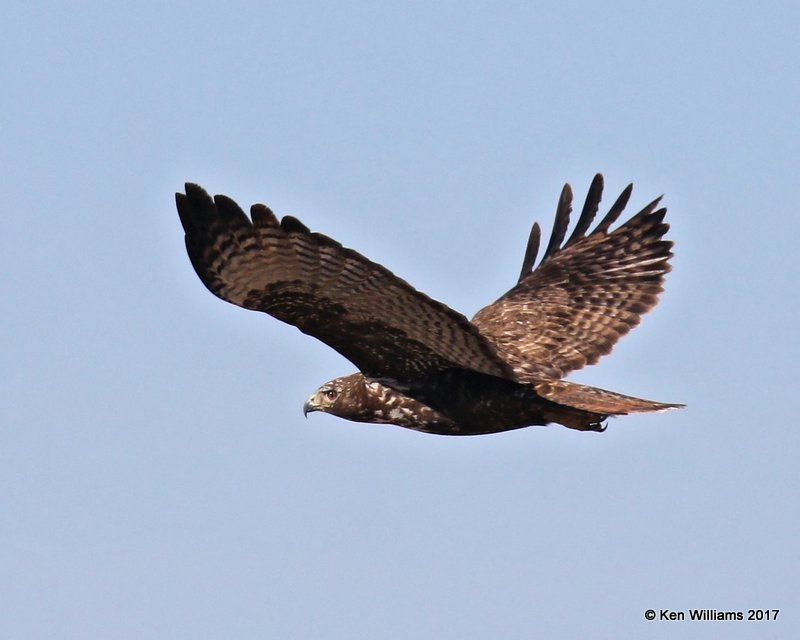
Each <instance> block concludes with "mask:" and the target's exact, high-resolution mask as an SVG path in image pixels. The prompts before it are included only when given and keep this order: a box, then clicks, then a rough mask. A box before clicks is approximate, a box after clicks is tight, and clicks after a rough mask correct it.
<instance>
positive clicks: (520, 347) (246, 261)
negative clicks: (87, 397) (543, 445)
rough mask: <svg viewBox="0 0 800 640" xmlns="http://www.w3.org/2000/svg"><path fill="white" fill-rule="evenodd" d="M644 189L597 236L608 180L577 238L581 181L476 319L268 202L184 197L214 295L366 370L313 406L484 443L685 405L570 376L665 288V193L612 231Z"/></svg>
mask: <svg viewBox="0 0 800 640" xmlns="http://www.w3.org/2000/svg"><path fill="white" fill-rule="evenodd" d="M632 188H633V187H632V185H628V187H627V188H626V189H625V190H624V191H623V192H622V195H620V197H619V198H618V199H617V201H616V202H615V203H614V204H613V205H612V207H611V209H610V210H609V212H608V213H607V214H606V216H605V217H604V218H603V219H602V220H601V221H600V223H599V224H598V225H597V226H596V227H595V228H594V230H593V231H592V232H591V233H588V234H587V231H588V230H589V227H590V226H591V224H592V221H593V219H594V217H595V214H596V213H597V210H598V207H599V204H600V197H601V194H602V191H603V178H602V176H601V175H600V174H598V175H596V176H595V178H594V180H593V182H592V184H591V187H590V188H589V193H588V195H587V197H586V202H585V204H584V206H583V210H582V212H581V215H580V217H579V218H578V222H577V224H576V226H575V229H574V230H573V232H572V234H571V235H570V237H569V239H568V240H567V241H566V242H564V238H565V236H566V232H567V227H568V225H569V216H570V211H571V210H572V189H571V188H570V186H569V185H568V184H567V185H565V186H564V189H563V190H562V192H561V197H560V199H559V202H558V208H557V210H556V217H555V224H554V225H553V231H552V234H551V236H550V242H549V243H548V245H547V248H546V249H545V251H544V255H543V257H542V259H541V261H540V262H539V264H538V266H536V268H534V264H535V263H536V257H537V254H538V250H539V238H540V229H539V225H538V224H534V225H533V228H532V230H531V233H530V237H529V239H528V245H527V249H526V251H525V258H524V260H523V263H522V271H521V273H520V276H519V279H518V281H517V284H516V285H515V286H514V287H513V288H512V289H511V290H510V291H508V292H507V293H506V294H504V295H503V296H502V297H500V298H499V299H498V300H497V301H496V302H493V303H492V304H490V305H489V306H487V307H484V308H483V309H481V310H480V311H479V312H478V313H477V315H476V316H475V317H474V318H473V319H472V321H471V322H470V321H469V320H467V318H465V317H464V316H463V315H461V314H460V313H457V312H456V311H453V310H452V309H450V308H449V307H447V306H445V305H444V304H442V303H440V302H437V301H436V300H433V299H432V298H429V297H428V296H426V295H425V294H424V293H421V292H419V291H417V290H416V289H414V288H413V287H412V286H411V285H410V284H408V283H407V282H405V281H404V280H401V279H400V278H398V277H397V276H395V275H394V274H393V273H392V272H391V271H389V270H388V269H386V268H385V267H383V266H381V265H379V264H377V263H375V262H371V261H370V260H368V259H367V258H365V257H364V256H362V255H361V254H359V253H356V252H355V251H353V250H352V249H347V248H345V247H343V246H342V245H341V244H339V243H338V242H336V241H335V240H333V239H331V238H329V237H328V236H324V235H322V234H320V233H314V232H311V231H310V230H309V229H308V227H306V226H305V225H304V224H303V223H302V222H300V221H299V220H297V219H296V218H294V217H292V216H284V217H283V218H282V219H281V220H280V221H279V220H278V218H276V216H275V215H274V214H273V213H272V211H271V210H270V209H269V208H267V207H266V206H264V205H263V204H256V205H253V206H252V207H251V209H250V218H248V217H247V215H245V213H244V212H243V211H242V210H241V209H240V208H239V206H238V205H237V204H236V203H235V202H234V201H233V200H231V199H230V198H228V197H226V196H222V195H218V196H215V197H214V198H213V199H212V198H211V197H209V195H208V194H207V193H206V192H205V191H204V190H203V189H202V188H201V187H199V186H197V185H195V184H188V183H187V184H186V193H185V194H183V193H178V194H176V202H177V206H178V212H179V214H180V219H181V222H182V224H183V228H184V230H185V231H186V249H187V251H188V253H189V258H190V259H191V261H192V265H193V266H194V268H195V271H197V275H198V276H200V280H202V282H203V284H205V286H206V287H208V289H209V290H210V291H211V292H212V293H213V294H214V295H216V296H218V297H220V298H222V299H223V300H226V301H228V302H231V303H233V304H235V305H238V306H240V307H244V308H246V309H253V310H254V311H263V312H264V313H268V314H270V315H272V316H274V317H276V318H278V320H282V321H283V322H286V323H288V324H291V325H294V326H296V327H297V328H298V329H300V331H302V332H303V333H307V334H309V335H311V336H314V337H315V338H317V339H319V340H321V341H322V342H324V343H325V344H327V345H329V346H331V347H333V348H334V349H336V351H338V352H339V353H341V354H342V355H343V356H344V357H345V358H347V359H348V360H350V362H352V363H353V364H354V365H355V366H356V367H358V369H359V370H360V372H359V373H353V374H351V375H348V376H344V377H342V378H336V379H335V380H331V381H330V382H326V383H325V384H323V385H322V386H321V387H320V388H319V389H317V390H316V391H315V392H314V393H313V394H312V395H311V397H310V398H309V399H308V400H307V401H306V403H305V405H304V407H303V411H304V413H306V414H308V413H309V412H311V411H324V412H326V413H331V414H333V415H336V416H339V417H341V418H346V419H348V420H355V421H357V422H371V423H381V424H395V425H399V426H401V427H407V428H409V429H415V430H417V431H424V432H427V433H437V434H443V435H475V434H487V433H497V432H500V431H508V430H511V429H518V428H521V427H526V426H531V425H546V424H549V423H553V422H555V423H559V424H562V425H564V426H566V427H569V428H571V429H577V430H580V431H602V430H604V426H603V421H604V420H605V419H606V418H608V417H609V416H617V415H625V414H628V413H637V412H647V411H662V410H665V409H670V408H674V407H680V406H682V405H678V404H667V403H663V402H653V401H651V400H643V399H640V398H633V397H630V396H624V395H621V394H619V393H614V392H612V391H605V390H603V389H597V388H595V387H589V386H585V385H581V384H576V383H574V382H567V381H566V380H563V379H562V378H563V377H564V376H565V375H566V374H567V373H569V372H570V371H574V370H576V369H580V368H581V367H583V366H584V365H587V364H594V363H595V362H597V361H598V359H599V358H600V356H603V355H605V354H607V353H609V352H610V351H611V349H612V348H613V346H614V344H615V343H616V342H617V340H618V339H619V338H620V336H623V335H625V334H626V333H628V331H630V330H631V329H632V328H633V327H635V326H636V325H637V324H639V320H640V317H641V315H642V314H644V313H646V312H647V311H649V310H650V309H651V308H652V307H653V306H655V304H656V303H657V301H658V294H659V293H660V292H661V291H662V290H663V288H662V283H663V281H664V274H666V273H667V272H668V271H669V270H670V266H669V259H670V257H671V256H672V253H671V248H672V242H670V241H668V240H664V239H663V237H664V234H665V233H666V232H667V230H668V228H669V226H668V225H667V224H666V223H665V222H664V215H665V214H666V209H665V208H658V204H659V201H660V198H658V199H656V200H654V201H653V202H651V203H650V204H648V205H647V206H646V207H645V208H644V209H642V210H641V211H640V212H639V213H637V214H636V215H635V216H633V217H632V218H630V219H629V220H628V221H627V222H626V223H624V224H622V225H620V226H619V227H617V228H616V229H614V230H613V231H611V230H610V228H611V225H612V224H613V223H614V222H615V221H616V220H617V218H618V217H619V216H620V214H621V213H622V211H623V209H624V208H625V205H626V204H627V202H628V199H629V198H630V195H631V191H632Z"/></svg>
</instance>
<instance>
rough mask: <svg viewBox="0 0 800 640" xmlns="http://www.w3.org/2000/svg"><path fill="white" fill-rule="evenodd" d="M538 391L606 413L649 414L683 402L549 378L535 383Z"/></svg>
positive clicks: (675, 407) (587, 408) (552, 399)
mask: <svg viewBox="0 0 800 640" xmlns="http://www.w3.org/2000/svg"><path fill="white" fill-rule="evenodd" d="M534 388H535V389H536V393H538V394H539V395H540V396H542V397H543V398H546V399H548V400H550V401H552V402H556V403H558V404H561V405H566V406H568V407H573V408H575V409H579V410H581V411H589V412H591V413H596V414H601V415H604V416H622V415H627V414H629V413H648V412H652V411H666V410H668V409H680V408H681V407H683V406H684V405H682V404H676V403H672V402H656V401H654V400H645V399H644V398H635V397H633V396H626V395H623V394H621V393H615V392H613V391H606V390H605V389H598V388H597V387H588V386H586V385H583V384H577V383H575V382H567V381H565V380H547V381H542V382H539V383H537V384H535V385H534Z"/></svg>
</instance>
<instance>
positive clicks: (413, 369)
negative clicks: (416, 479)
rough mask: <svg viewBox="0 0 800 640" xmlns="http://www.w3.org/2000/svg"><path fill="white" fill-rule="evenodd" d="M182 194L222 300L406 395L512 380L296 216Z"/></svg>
mask: <svg viewBox="0 0 800 640" xmlns="http://www.w3.org/2000/svg"><path fill="white" fill-rule="evenodd" d="M175 197H176V203H177V206H178V212H179V214H180V218H181V222H182V224H183V228H184V230H185V231H186V249H187V251H188V253H189V257H190V259H191V261H192V265H193V266H194V268H195V271H197V275H198V276H200V279H201V280H202V281H203V284H205V285H206V287H208V289H209V290H210V291H211V292H212V293H214V294H215V295H216V296H218V297H220V298H222V299H223V300H226V301H228V302H231V303H233V304H235V305H238V306H240V307H244V308H246V309H253V310H255V311H263V312H265V313H268V314H270V315H272V316H274V317H276V318H278V319H279V320H282V321H283V322H286V323H288V324H291V325H294V326H296V327H297V328H298V329H300V330H301V331H302V332H303V333H307V334H309V335H311V336H314V337H315V338H318V339H319V340H321V341H322V342H324V343H326V344H327V345H329V346H331V347H333V348H334V349H336V351H338V352H339V353H341V354H342V355H343V356H344V357H345V358H347V359H348V360H350V361H351V362H352V363H353V364H354V365H356V366H357V367H358V368H359V369H360V370H361V371H362V372H363V373H364V374H365V375H366V376H368V377H370V378H374V379H377V380H381V381H383V382H385V383H386V384H389V385H390V386H395V387H397V388H399V389H405V390H413V389H414V386H415V381H422V380H424V379H425V378H426V377H428V376H429V375H436V374H437V373H441V372H442V371H445V370H448V369H453V368H464V369H470V370H474V371H478V372H481V373H486V374H490V375H494V376H500V377H506V378H508V377H513V373H512V372H511V369H510V367H509V366H508V365H507V364H506V363H505V362H504V361H503V360H502V359H500V358H499V357H498V356H497V354H496V351H495V349H494V347H493V345H492V344H491V343H490V342H489V341H488V340H487V339H486V338H484V337H483V336H482V335H481V334H480V332H479V331H478V330H477V328H475V327H474V326H473V325H472V324H471V323H470V322H469V321H468V320H467V319H466V318H465V317H464V316H462V315H461V314H459V313H456V312H455V311H453V310H452V309H450V308H448V307H446V306H445V305H443V304H441V303H439V302H437V301H435V300H433V299H431V298H429V297H428V296H426V295H424V294H422V293H420V292H419V291H417V290H415V289H414V288H413V287H411V285H409V284H408V283H406V282H405V281H403V280H401V279H400V278H398V277H397V276H395V275H394V274H392V273H391V272H390V271H389V270H388V269H386V268H384V267H382V266H381V265H379V264H376V263H374V262H370V261H369V260H367V259H366V258H365V257H364V256H362V255H360V254H358V253H356V252H355V251H353V250H351V249H346V248H344V247H342V245H340V244H339V243H338V242H336V241H334V240H332V239H331V238H328V237H327V236H324V235H321V234H319V233H312V232H311V231H309V229H308V228H307V227H306V226H305V225H303V224H302V223H301V222H300V221H299V220H297V219H296V218H293V217H291V216H286V217H284V218H283V219H282V220H281V221H280V222H279V221H278V219H277V218H276V217H275V215H274V214H273V213H272V211H270V210H269V209H268V208H267V207H265V206H264V205H259V204H257V205H253V207H252V208H251V210H250V214H251V217H252V220H251V219H250V218H248V217H247V215H245V213H244V212H243V211H242V210H241V209H240V208H239V206H238V205H237V204H236V203H235V202H234V201H233V200H231V199H230V198H227V197H225V196H219V195H218V196H215V197H214V199H213V200H212V199H211V197H210V196H209V195H208V194H207V193H206V192H205V191H204V190H203V189H202V188H201V187H199V186H197V185H194V184H187V185H186V194H185V195H184V194H182V193H178V194H176V196H175Z"/></svg>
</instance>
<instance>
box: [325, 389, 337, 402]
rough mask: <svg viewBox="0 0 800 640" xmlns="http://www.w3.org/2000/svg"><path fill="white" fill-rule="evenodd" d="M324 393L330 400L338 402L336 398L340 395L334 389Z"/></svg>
mask: <svg viewBox="0 0 800 640" xmlns="http://www.w3.org/2000/svg"><path fill="white" fill-rule="evenodd" d="M323 393H324V394H325V397H326V398H327V399H328V400H336V396H337V395H339V394H338V393H336V391H335V390H334V389H326V390H325V391H323Z"/></svg>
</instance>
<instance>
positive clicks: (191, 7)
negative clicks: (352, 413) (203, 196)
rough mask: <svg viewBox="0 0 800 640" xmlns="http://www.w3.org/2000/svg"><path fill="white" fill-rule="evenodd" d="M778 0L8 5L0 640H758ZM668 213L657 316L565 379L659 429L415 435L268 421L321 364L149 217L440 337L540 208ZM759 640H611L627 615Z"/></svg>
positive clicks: (792, 242) (779, 142)
mask: <svg viewBox="0 0 800 640" xmlns="http://www.w3.org/2000/svg"><path fill="white" fill-rule="evenodd" d="M798 21H800V10H799V9H798V7H797V5H796V3H789V2H783V3H781V2H774V3H769V2H767V3H759V4H758V5H756V4H755V3H726V4H723V3H709V4H708V6H694V5H692V4H690V3H669V4H667V3H661V4H657V3H647V4H646V5H645V4H642V3H634V2H629V3H627V2H618V3H611V4H607V5H604V6H601V5H600V4H597V3H581V2H558V3H555V2H554V3H521V2H516V3H477V2H439V3H423V2H393V3H364V2H342V3H319V2H316V3H315V2H305V3H304V2H298V3H291V4H290V3H243V2H232V3H203V2H201V3H136V4H134V5H129V6H121V5H112V4H109V5H106V6H99V5H98V4H97V3H82V2H78V3H37V2H27V3H19V2H12V3H11V5H10V6H8V7H6V9H5V10H4V17H3V20H2V24H1V25H0V32H1V33H2V38H0V70H2V79H3V83H2V86H3V90H2V92H0V166H2V174H3V179H2V184H3V190H2V192H3V198H4V203H3V209H4V217H3V220H4V224H3V234H2V236H0V262H2V270H3V273H4V274H5V277H4V278H3V279H2V280H1V281H0V292H2V299H3V301H4V304H3V310H4V313H3V318H4V320H3V330H2V332H0V377H1V378H2V380H3V384H2V391H0V636H2V637H3V638H9V639H15V638H25V639H31V638H52V637H59V638H137V639H140V638H197V637H206V638H231V637H234V638H260V637H292V638H353V637H414V638H437V639H448V638H459V639H462V638H487V637H497V638H531V637H539V636H541V637H551V638H575V637H639V638H641V637H647V638H666V637H675V636H676V635H678V634H680V636H681V637H687V638H712V637H719V636H718V634H719V633H720V632H722V633H724V635H725V637H727V638H756V637H759V638H760V637H788V635H790V632H791V631H792V630H794V631H796V630H797V628H798V627H800V623H798V616H799V615H800V606H798V605H800V598H798V595H797V594H798V593H799V592H800V588H798V587H800V585H798V578H797V576H798V569H799V568H800V566H799V565H800V562H799V561H798V560H799V559H798V543H797V541H798V535H800V514H799V513H798V500H797V496H798V472H797V457H798V449H799V448H800V429H798V427H797V424H796V412H795V411H794V408H793V401H794V399H795V397H796V395H797V390H798V385H797V375H796V372H795V368H796V363H797V361H798V357H799V356H800V349H799V348H798V339H797V322H798V318H799V313H798V309H799V307H798V284H797V275H798V266H800V265H799V264H798V263H799V262H800V260H798V252H797V248H796V243H797V237H798V233H799V232H800V222H798V216H797V212H796V205H795V202H794V200H795V198H794V194H795V192H796V190H797V174H798V159H799V158H800V127H799V126H798V115H799V114H798V104H800V68H798V60H800V46H798V44H797V33H796V32H797V24H798ZM597 171H601V172H603V173H604V174H605V177H606V189H607V191H606V200H605V202H606V204H610V202H611V201H613V198H615V197H616V195H617V194H618V193H619V191H621V190H622V188H623V187H624V186H625V185H626V184H627V183H628V182H633V183H634V195H633V199H632V202H631V207H632V209H633V207H636V206H637V205H638V206H642V205H644V204H645V203H647V202H649V201H650V200H651V199H652V198H653V197H655V196H657V195H659V194H661V193H665V194H666V195H665V200H664V202H665V204H666V205H667V206H668V207H669V213H668V220H669V222H670V223H671V224H672V230H671V231H670V237H671V238H672V239H673V240H674V241H675V243H676V248H675V259H674V261H673V265H674V271H673V273H671V274H670V275H669V277H668V279H667V283H666V292H665V294H664V295H663V297H662V302H661V303H660V305H659V306H658V307H657V308H656V309H655V310H654V311H653V312H652V313H651V314H649V315H648V316H647V317H646V318H645V319H644V322H643V324H642V326H641V327H640V328H638V329H637V330H635V331H634V332H633V333H632V334H631V335H630V336H628V337H626V338H625V339H624V340H623V341H622V342H621V343H620V344H619V345H618V347H617V348H616V349H615V351H614V353H613V354H612V355H611V356H609V357H607V358H605V359H604V360H602V361H601V363H600V364H599V365H598V366H596V367H592V368H590V369H587V370H586V371H582V372H579V373H578V374H576V375H575V376H573V379H575V380H579V381H581V382H586V383H590V384H596V385H598V386H602V387H605V388H611V389H615V390H618V391H621V392H623V393H629V394H633V395H640V396H643V397H649V398H653V399H657V400H664V401H678V402H685V403H687V405H688V407H687V408H686V409H684V410H682V411H680V412H673V413H670V414H662V415H653V416H632V417H627V418H622V419H618V420H614V421H612V423H611V425H610V428H609V429H608V431H607V432H606V433H604V434H602V435H597V434H591V433H578V432H574V431H570V430H567V429H562V428H559V427H548V428H531V429H524V430H520V431H516V432H511V433H506V434H501V435H496V436H488V437H475V438H464V439H459V438H443V437H435V436H427V435H424V434H418V433H415V432H412V431H408V430H404V429H400V428H394V427H387V426H370V425H361V424H356V423H348V422H345V421H341V420H337V419H335V418H333V417H331V416H326V415H320V414H315V415H313V416H310V417H309V419H308V420H304V419H303V416H302V411H301V407H302V403H303V401H304V400H305V398H306V397H307V396H308V394H309V393H310V392H311V391H313V389H315V388H316V387H317V386H318V385H319V384H320V383H322V382H324V381H326V380H328V379H330V378H333V377H335V376H338V375H341V374H344V373H349V372H350V371H351V370H352V366H351V365H350V364H349V363H347V362H346V361H345V360H344V359H343V358H341V357H340V356H339V355H338V354H336V353H335V352H333V351H332V350H330V349H329V348H327V347H325V346H324V345H322V344H321V343H319V342H316V341H315V340H313V339H311V338H309V337H307V336H305V335H302V334H301V333H300V332H298V331H297V330H295V329H293V328H292V327H288V326H286V325H283V324H281V323H280V322H278V321H276V320H274V319H272V318H269V317H267V316H262V315H259V314H256V313H252V312H246V311H244V310H241V309H238V308H236V307H233V306H231V305H227V304H224V303H222V302H220V301H219V300H217V299H215V298H214V297H213V296H212V295H210V294H209V293H208V292H207V291H206V290H205V289H204V287H203V286H202V285H201V283H200V282H199V280H198V279H197V277H196V276H195V274H194V272H193V271H192V268H191V265H190V264H189V261H188V259H187V257H186V255H185V251H184V248H183V236H182V230H181V227H180V224H179V221H178V217H177V214H176V212H175V210H174V200H173V194H174V192H175V191H177V190H180V189H181V188H182V185H183V182H184V181H195V182H198V183H200V184H202V185H204V186H205V187H206V188H207V189H208V190H209V191H211V192H213V193H226V194H228V195H230V196H231V197H233V198H235V199H236V200H237V201H239V202H240V203H241V204H242V205H245V206H246V205H249V204H250V203H251V202H256V201H259V202H265V203H267V204H268V205H269V206H271V207H272V208H273V209H275V210H276V212H279V213H281V214H286V213H291V214H295V215H297V216H298V217H300V218H301V220H303V221H304V222H305V223H306V224H307V225H309V226H310V227H312V228H313V229H315V230H319V231H322V232H324V233H326V234H328V235H331V236H333V237H335V238H336V239H338V240H339V241H341V242H342V243H344V244H345V245H347V246H351V247H354V248H356V249H357V250H359V251H360V252H362V253H364V254H365V255H367V256H369V257H371V258H372V259H374V260H377V261H379V262H381V263H382V264H384V265H386V266H387V267H388V268H390V269H392V270H393V271H394V272H395V273H396V274H397V275H399V276H401V277H403V278H405V279H407V280H408V281H410V282H411V283H413V284H414V285H415V286H416V287H417V288H419V289H421V290H422V291H425V292H426V293H428V294H429V295H431V296H433V297H436V298H438V299H439V300H441V301H443V302H445V303H447V304H449V305H450V306H452V307H453V308H455V309H458V310H459V311H462V312H463V313H465V314H467V315H472V314H473V313H474V312H475V311H477V310H478V309H479V308H480V307H482V306H483V305H484V304H486V303H488V302H490V301H492V300H494V299H495V298H497V297H498V296H499V295H500V294H501V293H503V292H504V291H505V290H506V289H508V288H509V287H510V286H511V285H512V284H513V283H514V280H515V277H516V275H517V274H518V271H519V265H520V262H521V260H522V255H523V252H524V248H525V241H526V239H527V233H528V230H529V228H530V225H531V223H532V222H533V221H534V220H538V221H539V222H540V223H541V224H542V225H543V226H544V227H545V228H546V229H549V225H550V223H551V220H552V215H553V212H554V210H555V204H556V201H557V198H558V194H559V191H560V189H561V186H562V184H563V183H564V182H566V181H569V182H570V183H571V184H572V186H573V188H574V190H575V193H576V199H578V200H581V199H582V198H583V196H584V195H585V192H586V189H587V188H588V185H589V182H590V180H591V177H592V175H593V174H594V173H595V172H597ZM650 608H653V609H656V610H660V609H666V608H668V609H672V610H678V611H681V610H682V611H688V610H689V609H690V608H714V609H719V610H743V611H746V610H747V609H749V608H769V609H774V608H778V609H781V613H780V617H779V619H778V620H777V621H775V622H760V623H756V622H746V621H743V622H727V623H708V622H706V623H698V622H690V621H684V622H672V623H669V622H659V621H655V622H647V621H646V620H645V619H644V611H645V610H646V609H650Z"/></svg>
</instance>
